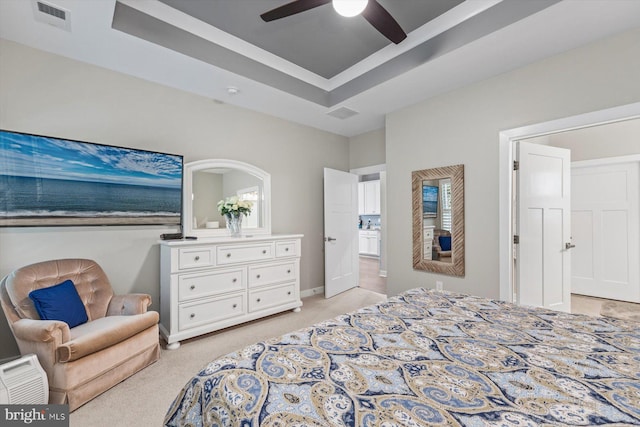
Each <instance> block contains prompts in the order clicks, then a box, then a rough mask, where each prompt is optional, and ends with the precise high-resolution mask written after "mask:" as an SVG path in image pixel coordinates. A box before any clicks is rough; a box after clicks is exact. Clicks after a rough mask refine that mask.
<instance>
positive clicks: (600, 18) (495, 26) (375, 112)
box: [0, 0, 640, 136]
mask: <svg viewBox="0 0 640 427" xmlns="http://www.w3.org/2000/svg"><path fill="white" fill-rule="evenodd" d="M44 1H45V2H47V3H50V4H52V5H54V6H56V7H59V8H63V9H66V10H67V11H68V12H69V16H70V19H71V25H70V31H66V30H63V29H60V28H57V27H54V26H51V25H48V24H45V23H42V22H40V21H38V20H36V19H35V17H34V16H35V13H34V5H33V1H32V0H0V37H1V38H3V39H7V40H11V41H15V42H18V43H22V44H25V45H27V46H31V47H35V48H37V49H42V50H45V51H48V52H52V53H55V54H59V55H62V56H66V57H69V58H73V59H76V60H79V61H83V62H87V63H90V64H94V65H97V66H100V67H104V68H107V69H111V70H115V71H118V72H122V73H125V74H129V75H132V76H136V77H139V78H142V79H145V80H149V81H153V82H157V83H160V84H163V85H167V86H170V87H174V88H178V89H181V90H186V91H189V92H193V93H196V94H200V95H202V96H205V97H208V98H212V99H215V100H219V101H222V102H227V103H229V104H233V105H237V106H241V107H245V108H249V109H252V110H256V111H260V112H264V113H267V114H271V115H273V116H277V117H281V118H284V119H287V120H291V121H294V122H298V123H301V124H305V125H308V126H312V127H316V128H319V129H323V130H326V131H329V132H333V133H337V134H340V135H345V136H354V135H358V134H360V133H363V132H367V131H370V130H374V129H379V128H382V127H384V117H385V115H386V114H387V113H389V112H392V111H395V110H397V109H400V108H403V107H405V106H408V105H411V104H414V103H416V102H419V101H421V100H423V99H426V98H429V97H432V96H435V95H438V94H441V93H444V92H447V91H450V90H453V89H456V88H458V87H461V86H464V85H466V84H470V83H473V82H476V81H479V80H482V79H486V78H488V77H491V76H494V75H497V74H500V73H503V72H506V71H508V70H512V69H515V68H518V67H521V66H523V65H526V64H528V63H531V62H535V61H537V60H540V59H542V58H545V57H548V56H551V55H554V54H557V53H560V52H563V51H566V50H569V49H572V48H575V47H578V46H581V45H584V44H587V43H590V42H593V41H595V40H598V39H601V38H604V37H607V36H609V35H613V34H616V33H619V32H622V31H626V30H629V29H632V28H637V27H640V1H638V0H563V1H559V2H558V1H557V0H504V1H500V0H467V1H464V2H463V3H461V4H459V5H457V6H455V7H453V8H451V9H450V10H449V11H447V12H445V13H443V14H441V15H440V16H437V17H435V18H433V16H431V17H429V18H424V19H431V20H430V21H429V22H426V23H425V24H424V25H422V26H418V27H416V28H415V29H414V30H413V31H411V30H409V29H408V28H413V27H415V26H416V25H417V24H416V23H415V22H413V23H411V25H410V26H409V27H407V25H408V24H404V25H403V22H402V16H403V13H405V14H406V12H402V13H400V12H398V9H397V8H398V7H399V6H398V3H401V2H403V1H406V0H379V2H380V3H381V4H383V5H384V6H385V7H386V8H387V10H389V11H390V12H391V13H392V14H394V16H395V17H396V19H397V20H398V22H399V23H400V25H402V26H404V27H405V30H406V31H407V32H408V35H409V36H408V37H407V39H405V40H404V41H403V42H402V43H400V44H399V45H394V44H392V43H387V42H385V41H384V40H383V42H378V45H379V46H381V47H376V49H379V50H377V51H375V53H373V54H371V55H370V56H368V57H366V58H365V59H363V60H360V58H359V57H358V55H362V53H361V52H358V53H357V54H355V53H354V58H357V60H358V61H359V62H357V63H356V64H355V65H353V66H351V67H348V68H346V69H345V70H342V69H341V68H340V69H334V70H329V71H327V70H328V69H326V68H325V69H324V71H322V70H323V68H322V67H320V68H316V66H318V65H319V64H317V63H316V64H315V66H314V61H310V62H309V61H307V62H304V61H302V60H299V58H302V57H306V58H316V59H317V58H320V59H321V60H322V61H331V57H332V55H331V54H327V53H326V52H324V53H323V52H322V51H321V50H319V49H320V48H321V47H322V46H323V41H322V36H323V34H314V31H317V29H318V28H319V27H317V26H314V25H313V23H314V20H316V19H325V20H326V19H345V18H340V17H339V16H337V15H335V16H333V15H331V14H332V12H333V11H332V10H331V6H330V5H324V6H320V7H319V8H317V9H314V10H310V11H307V12H304V13H302V14H299V15H298V16H295V17H289V18H285V19H281V20H278V21H273V22H270V23H262V24H260V23H256V22H254V24H255V30H253V31H257V34H258V36H259V37H260V38H264V37H268V36H269V34H273V33H278V34H279V36H278V37H282V33H283V32H285V33H286V31H287V28H288V26H291V28H293V27H296V28H298V30H297V31H300V28H303V29H306V31H303V32H302V33H299V32H298V33H295V32H293V30H292V38H293V39H295V42H296V43H295V44H294V45H292V46H294V47H291V48H289V51H290V52H294V53H295V52H296V51H295V49H297V50H298V51H299V50H300V46H306V44H308V45H309V48H308V49H309V50H308V51H307V50H305V51H300V52H299V55H295V54H293V55H285V54H284V53H282V52H281V55H283V56H287V58H288V59H283V58H282V57H280V56H277V55H276V54H274V53H272V52H269V51H267V50H266V49H271V50H272V51H274V52H275V51H277V49H276V48H274V47H273V46H276V47H277V46H278V45H279V43H275V44H271V45H270V44H269V43H268V41H264V40H263V41H264V43H262V42H261V44H262V46H263V47H264V48H260V47H257V46H256V45H255V44H251V43H250V42H249V41H246V40H251V37H252V35H251V32H249V35H246V34H242V32H236V34H237V36H236V35H231V34H229V33H226V32H224V31H223V30H221V29H219V28H216V27H214V26H213V25H211V24H210V23H206V22H205V21H204V17H203V20H201V19H197V18H196V17H194V16H191V15H189V14H187V13H185V12H184V11H179V10H177V9H174V8H172V7H171V6H169V4H172V3H173V4H174V5H178V4H179V3H180V2H176V1H175V0H163V2H161V1H158V0H120V1H119V3H118V6H117V8H116V0H90V1H87V0H44ZM180 1H181V2H186V3H185V6H184V7H182V6H181V9H184V10H187V11H188V12H189V13H194V14H196V15H197V14H198V13H202V12H198V11H199V10H202V11H205V12H206V11H207V10H208V9H206V8H204V9H199V8H195V9H194V10H195V11H194V10H190V9H188V7H189V5H188V4H187V3H191V5H192V6H193V5H196V6H197V4H198V3H203V2H204V0H180ZM210 1H212V2H213V3H219V5H222V6H224V7H225V8H226V9H229V8H231V9H234V8H235V10H234V11H233V13H231V15H227V16H226V17H225V18H224V19H225V22H226V23H227V24H228V22H227V21H229V20H230V19H232V18H230V17H229V16H231V17H233V16H240V17H242V16H243V14H242V13H240V12H238V10H240V11H244V10H246V11H247V14H249V15H250V16H251V19H256V18H255V14H256V13H257V11H258V9H256V7H258V8H259V9H262V3H264V6H265V7H264V10H262V11H266V10H269V9H271V8H273V7H276V6H279V5H281V4H284V3H286V2H287V0H260V1H259V2H257V1H256V0H210ZM420 1H421V2H422V3H421V4H418V3H415V2H413V3H412V4H409V3H407V4H406V5H407V7H416V8H417V9H416V10H418V9H420V10H422V9H421V8H422V5H424V3H426V0H420ZM454 3H456V2H455V1H454ZM230 5H234V7H233V8H232V7H231V6H230ZM323 8H324V10H322V9H323ZM394 8H395V10H396V12H394ZM114 13H115V17H114ZM416 13H417V12H416ZM425 16H428V14H426V15H425ZM292 18H294V19H295V20H296V21H297V23H295V25H294V24H291V23H288V22H287V20H291V19H292ZM233 19H235V18H233ZM352 19H362V18H361V17H356V18H352ZM207 20H208V21H210V22H212V23H215V19H207ZM252 25H253V24H252ZM260 25H264V26H269V25H273V27H270V28H269V30H265V28H263V27H262V28H261V27H260ZM219 26H221V27H224V25H222V24H219ZM231 27H233V26H231ZM321 27H322V26H321ZM271 28H273V30H271ZM229 31H231V30H229ZM354 31H355V30H354ZM358 31H359V32H363V35H361V36H358V37H369V35H368V34H364V33H370V34H371V35H372V37H379V34H377V33H376V31H375V29H373V27H370V26H368V25H358ZM320 33H324V32H323V31H320ZM331 33H335V31H334V32H330V34H328V35H331ZM305 34H310V36H309V37H306V39H305ZM254 36H255V34H254ZM240 37H244V39H245V40H243V39H242V38H240ZM274 37H275V36H274ZM255 40H256V39H254V43H258V42H257V41H255ZM281 40H282V39H281ZM284 40H286V38H285V39H284ZM282 43H284V42H282ZM301 43H302V44H301ZM269 46H271V47H269ZM295 46H297V47H295ZM314 46H315V47H314ZM334 49H335V48H334ZM374 50H375V49H374ZM309 52H319V53H316V54H314V55H311V56H310V55H309ZM0 53H1V52H0ZM326 56H328V57H326ZM354 61H355V60H354ZM294 62H298V63H300V64H303V65H304V67H303V66H301V65H296V64H295V63H294ZM320 65H321V64H320ZM314 70H315V71H316V72H314ZM318 70H321V71H318ZM321 74H322V75H321ZM229 87H235V88H238V93H237V94H235V95H232V94H230V93H229V92H228V90H227V88H229ZM341 107H347V108H349V109H351V110H354V111H356V112H357V113H358V114H356V115H355V116H353V117H350V118H347V119H338V118H335V117H332V116H329V115H327V113H328V112H330V111H333V110H335V109H338V108H341Z"/></svg>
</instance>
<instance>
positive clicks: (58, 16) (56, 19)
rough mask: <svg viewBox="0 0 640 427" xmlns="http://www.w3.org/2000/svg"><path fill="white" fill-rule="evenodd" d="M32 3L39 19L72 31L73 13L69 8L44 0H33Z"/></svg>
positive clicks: (35, 14) (34, 12)
mask: <svg viewBox="0 0 640 427" xmlns="http://www.w3.org/2000/svg"><path fill="white" fill-rule="evenodd" d="M31 4H32V5H33V14H34V16H35V18H36V20H37V21H40V22H44V23H45V24H49V25H53V26H54V27H58V28H62V29H63V30H67V31H71V14H70V12H69V10H67V9H64V8H62V7H60V6H56V5H54V4H51V3H47V2H45V1H42V0H33V1H32V2H31Z"/></svg>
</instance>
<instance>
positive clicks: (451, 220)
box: [411, 165, 464, 276]
mask: <svg viewBox="0 0 640 427" xmlns="http://www.w3.org/2000/svg"><path fill="white" fill-rule="evenodd" d="M411 187H412V188H411V191H412V193H411V194H412V210H413V216H412V218H413V268H414V269H416V270H424V271H430V272H433V273H440V274H448V275H451V276H464V165H454V166H446V167H441V168H434V169H423V170H419V171H414V172H412V173H411Z"/></svg>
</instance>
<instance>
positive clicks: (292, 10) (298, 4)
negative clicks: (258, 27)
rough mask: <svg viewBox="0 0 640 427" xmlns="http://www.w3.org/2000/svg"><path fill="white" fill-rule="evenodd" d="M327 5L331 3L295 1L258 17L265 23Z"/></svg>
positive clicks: (328, 1)
mask: <svg viewBox="0 0 640 427" xmlns="http://www.w3.org/2000/svg"><path fill="white" fill-rule="evenodd" d="M327 3H331V0H296V1H292V2H291V3H287V4H285V5H283V6H280V7H276V8H275V9H272V10H270V11H268V12H265V13H263V14H262V15H260V17H261V18H262V20H263V21H265V22H269V21H274V20H276V19H280V18H284V17H287V16H291V15H295V14H296V13H300V12H304V11H306V10H309V9H313V8H314V7H318V6H322V5H323V4H327Z"/></svg>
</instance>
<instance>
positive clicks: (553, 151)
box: [516, 141, 571, 311]
mask: <svg viewBox="0 0 640 427" xmlns="http://www.w3.org/2000/svg"><path fill="white" fill-rule="evenodd" d="M517 144H518V145H517V155H518V161H519V165H520V167H519V171H518V179H517V183H518V184H517V185H518V191H517V211H518V212H517V226H516V233H517V234H518V235H519V237H520V241H519V244H517V245H516V252H517V254H516V278H517V288H516V294H517V296H518V303H520V304H524V305H533V306H543V307H547V308H552V309H555V310H561V311H571V283H570V280H571V258H570V249H567V247H566V246H565V245H566V244H567V243H571V210H570V207H571V205H570V195H571V191H570V190H571V189H570V179H571V175H570V152H569V150H565V149H561V148H556V147H548V146H545V145H538V144H531V143H527V142H522V141H519V142H518V143H517Z"/></svg>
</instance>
